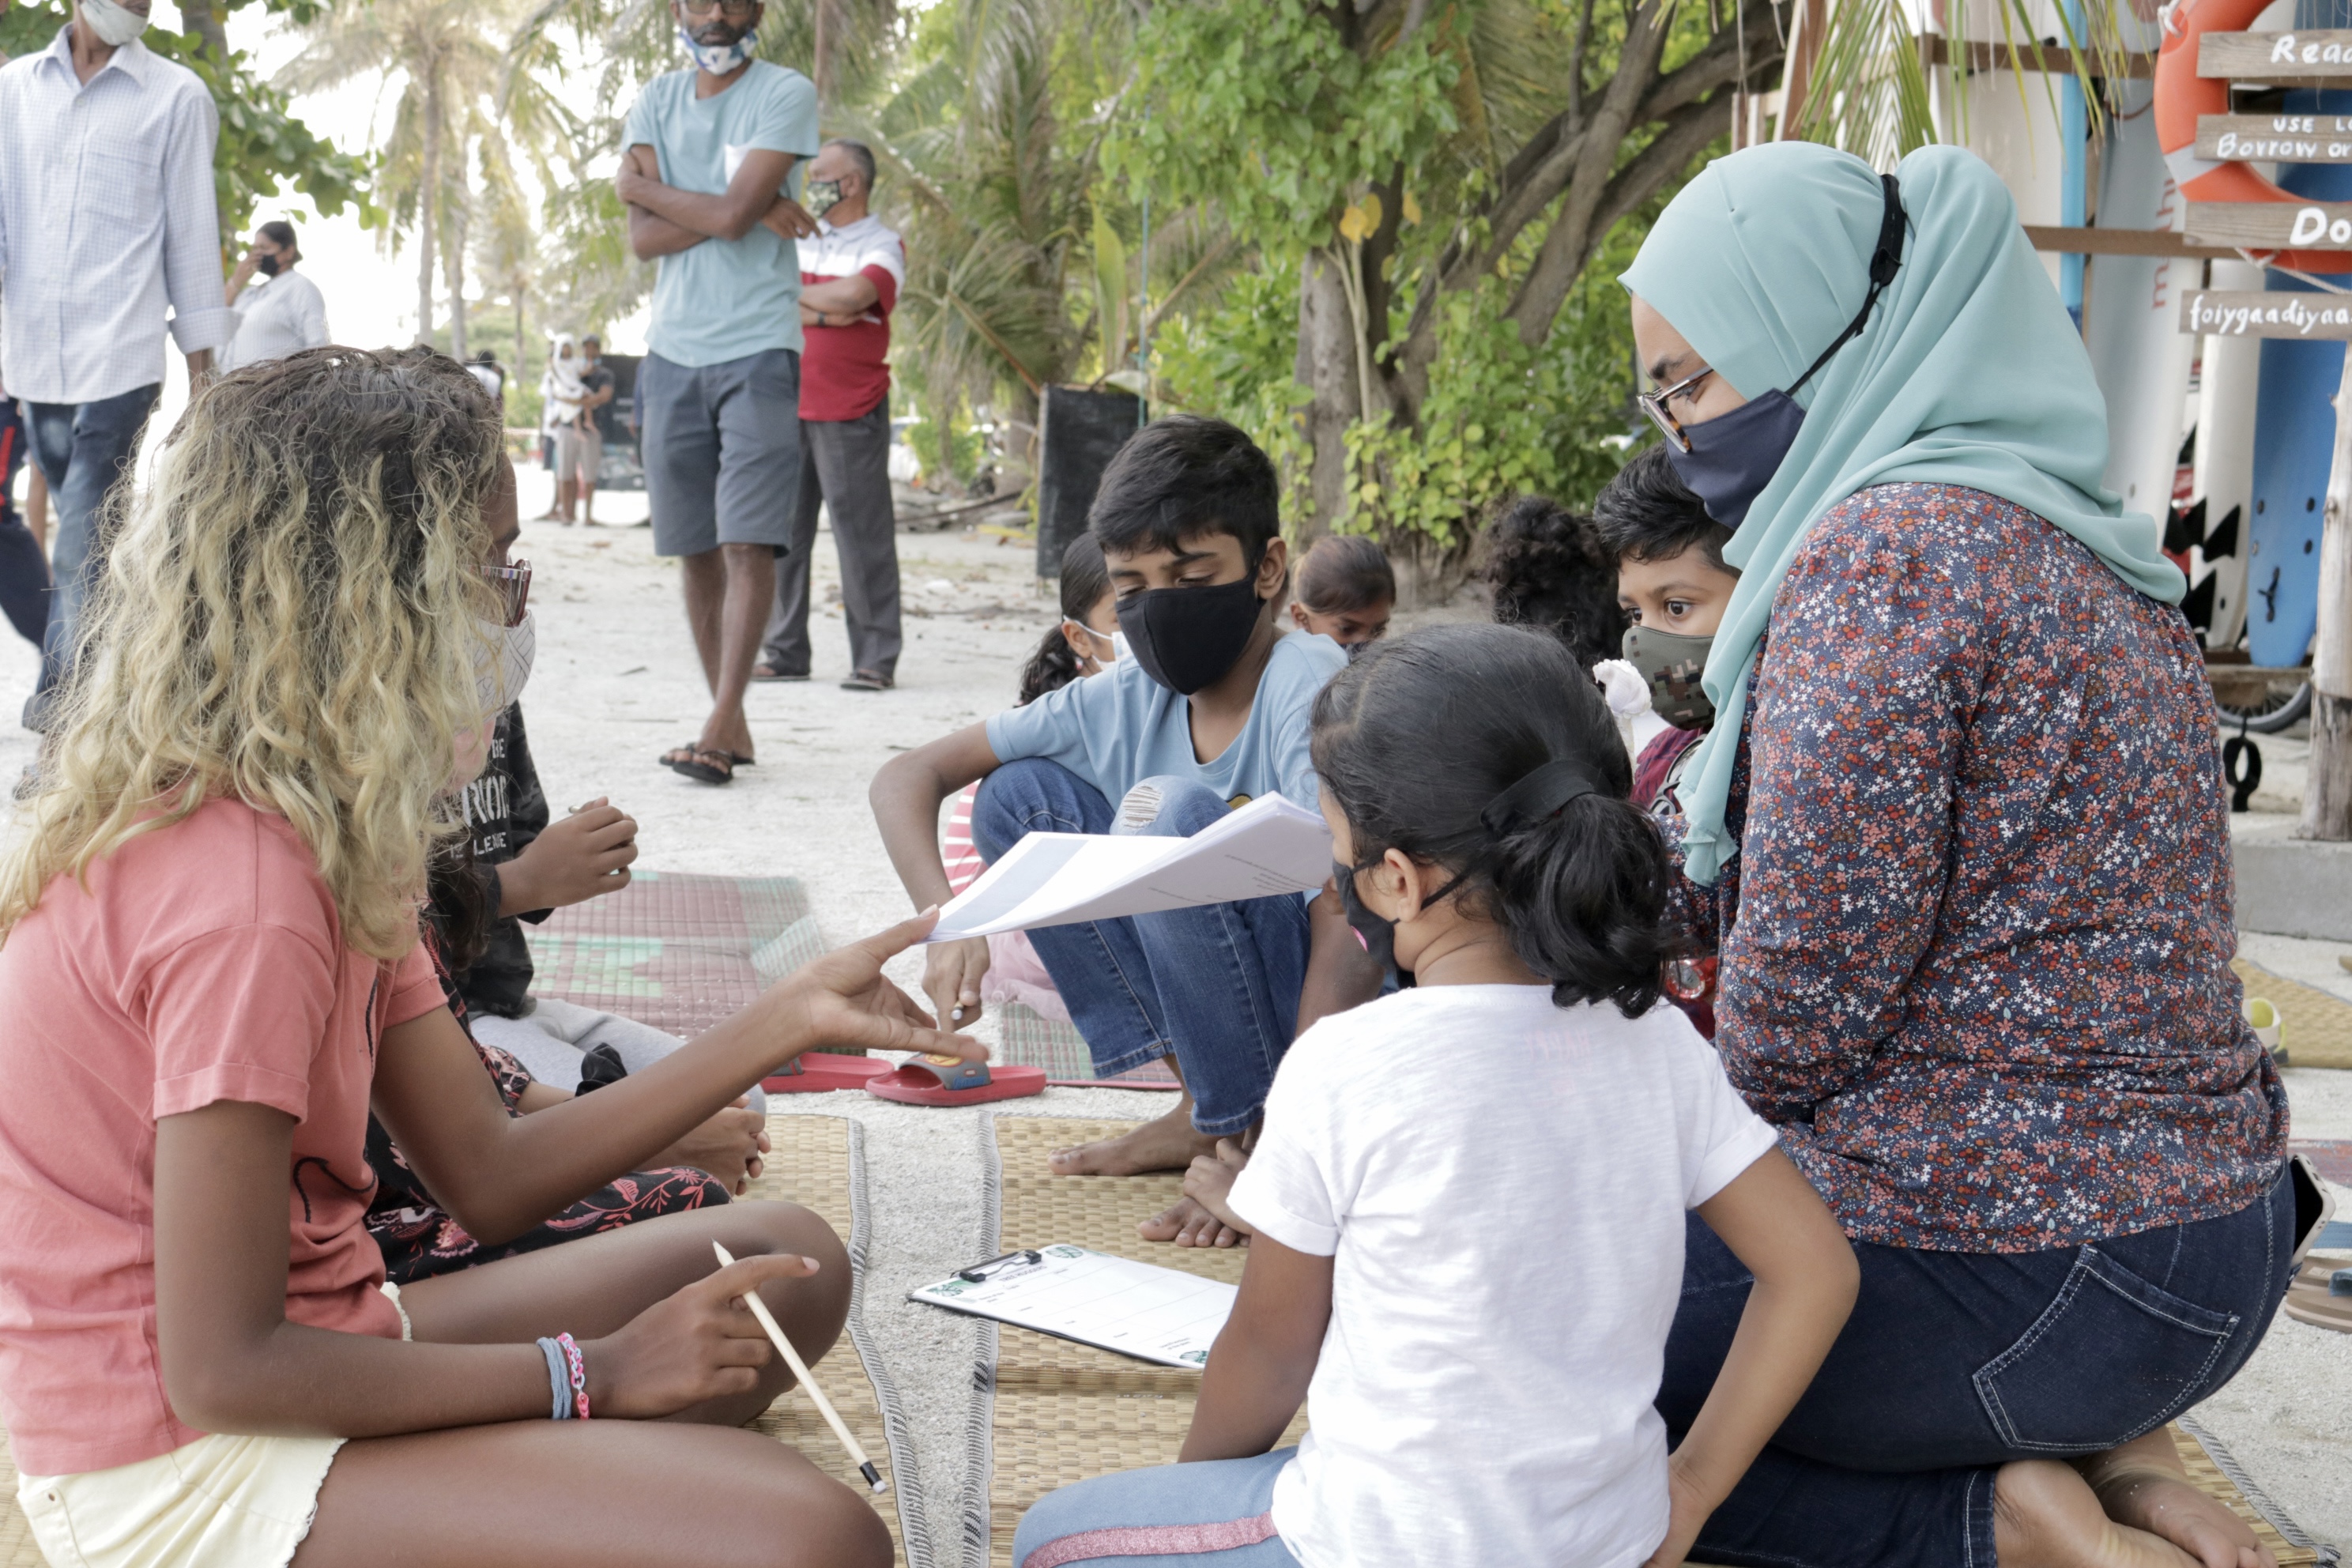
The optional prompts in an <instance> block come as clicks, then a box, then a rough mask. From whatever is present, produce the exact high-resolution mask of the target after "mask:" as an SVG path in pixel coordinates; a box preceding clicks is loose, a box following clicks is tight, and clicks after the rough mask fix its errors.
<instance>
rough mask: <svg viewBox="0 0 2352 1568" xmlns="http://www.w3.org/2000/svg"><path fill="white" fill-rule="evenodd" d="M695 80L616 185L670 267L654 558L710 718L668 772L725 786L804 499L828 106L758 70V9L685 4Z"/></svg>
mask: <svg viewBox="0 0 2352 1568" xmlns="http://www.w3.org/2000/svg"><path fill="white" fill-rule="evenodd" d="M670 11H671V14H672V16H674V17H675V18H676V19H677V25H678V33H679V36H680V37H682V38H683V39H684V40H685V43H686V47H687V50H688V54H690V55H691V56H692V57H693V59H694V65H693V67H692V68H690V69H687V70H677V71H671V72H670V73H668V74H667V75H666V76H662V77H657V78H656V79H654V81H653V83H652V84H651V85H650V86H648V87H647V88H646V90H645V93H644V94H643V96H641V97H640V98H639V99H638V100H637V101H636V103H635V106H634V107H633V108H632V109H631V110H629V119H628V125H627V129H626V131H625V132H624V133H623V135H622V138H621V141H622V153H621V173H620V176H619V178H618V180H617V181H616V182H615V184H616V187H617V189H618V191H619V193H620V197H621V199H622V200H623V201H624V202H625V203H627V204H628V209H629V246H630V248H631V249H633V250H634V251H635V252H636V254H637V255H638V256H639V257H640V258H646V259H653V258H659V270H658V272H657V273H656V277H655V281H654V308H653V328H652V331H650V332H648V333H647V334H646V335H647V340H648V342H647V348H648V349H649V351H650V352H649V353H646V359H645V363H644V364H643V365H641V366H640V367H639V368H638V371H637V388H636V399H637V426H638V430H639V433H640V436H641V444H642V446H643V447H644V453H645V467H646V491H647V492H648V499H649V500H651V502H652V504H653V522H654V549H655V551H656V553H659V554H663V555H677V556H681V557H683V558H684V559H683V565H684V567H685V572H684V574H683V575H684V577H685V583H686V608H687V617H688V620H689V621H690V622H691V623H692V625H693V628H694V642H695V647H696V650H697V651H698V653H699V654H700V655H701V656H702V669H703V675H704V677H705V678H706V679H708V680H709V683H710V695H711V699H712V706H711V710H710V717H709V719H708V720H706V721H704V722H703V726H702V733H701V734H700V735H699V736H698V737H697V738H696V739H695V740H694V741H693V742H691V743H689V744H687V745H683V746H680V747H678V748H677V749H676V750H674V751H671V752H667V753H666V754H664V756H663V757H662V759H661V760H662V762H663V763H665V764H667V766H669V767H671V768H674V769H676V770H677V772H679V773H684V774H686V775H687V776H688V777H689V778H694V779H699V780H701V781H702V782H703V783H705V784H725V783H727V782H728V781H729V780H730V779H731V778H733V777H734V773H735V770H736V769H737V768H738V767H740V766H742V765H744V764H745V763H749V762H751V727H750V725H749V724H748V723H747V722H746V721H745V720H744V717H743V689H744V687H745V686H746V685H747V684H748V683H749V682H750V680H751V667H752V665H753V664H754V663H755V662H756V661H757V660H758V658H759V655H760V637H761V632H762V630H763V629H764V628H765V626H766V625H767V614H768V604H769V601H770V599H772V597H773V596H774V594H775V574H776V557H777V556H779V555H781V554H782V553H783V552H784V550H785V547H786V546H787V544H788V543H789V542H790V541H791V538H792V512H793V496H794V495H796V494H797V493H798V492H799V489H800V464H801V445H800V357H801V312H800V297H801V269H800V256H799V247H798V245H797V243H796V242H797V241H798V240H800V239H802V238H805V237H808V236H810V235H813V234H814V233H815V232H816V224H815V221H814V219H812V218H811V217H810V216H808V214H807V213H805V212H803V210H802V209H801V207H800V205H799V204H798V203H797V202H795V201H793V191H794V190H795V189H797V182H798V178H799V176H798V174H796V173H795V172H794V169H795V165H796V164H798V163H800V162H801V161H802V160H803V159H805V158H808V157H811V156H814V153H816V151H817V143H818V137H817V111H816V89H814V87H812V86H811V85H810V84H809V79H808V78H806V77H804V76H803V75H801V74H800V72H798V71H795V70H787V69H785V68H783V67H782V66H776V65H771V64H769V63H768V62H767V61H765V60H755V59H753V58H751V46H752V43H753V41H754V38H755V37H756V34H757V32H758V29H759V26H760V18H761V6H760V5H758V4H757V3H756V0H670Z"/></svg>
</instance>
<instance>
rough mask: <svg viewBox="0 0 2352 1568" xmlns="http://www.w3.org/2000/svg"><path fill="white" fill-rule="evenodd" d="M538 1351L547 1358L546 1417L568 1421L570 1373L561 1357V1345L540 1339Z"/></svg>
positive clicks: (570, 1414) (570, 1406)
mask: <svg viewBox="0 0 2352 1568" xmlns="http://www.w3.org/2000/svg"><path fill="white" fill-rule="evenodd" d="M539 1353H540V1354H541V1355H543V1356H545V1357H546V1358H547V1386H548V1393H549V1400H548V1405H549V1408H548V1412H547V1418H548V1419H549V1420H550V1421H569V1420H571V1419H572V1373H571V1371H570V1367H569V1363H566V1362H565V1360H564V1357H563V1347H562V1345H559V1344H557V1343H556V1342H554V1341H553V1340H541V1341H540V1342H539Z"/></svg>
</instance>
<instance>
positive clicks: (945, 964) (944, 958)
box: [923, 936, 989, 1028]
mask: <svg viewBox="0 0 2352 1568" xmlns="http://www.w3.org/2000/svg"><path fill="white" fill-rule="evenodd" d="M988 962H989V960H988V939H987V938H986V937H984V936H974V937H966V938H965V939H964V940H963V941H961V942H940V943H938V944H936V945H935V946H933V947H932V948H931V949H930V950H929V952H926V953H925V954H924V958H923V994H925V995H927V996H929V998H930V999H931V1005H932V1006H934V1007H936V1008H938V1009H939V1016H940V1017H942V1018H945V1019H946V1020H947V1021H948V1026H949V1027H950V1028H970V1027H971V1026H972V1025H973V1024H975V1023H978V1022H979V1021H980V982H981V977H982V976H983V975H985V974H986V973H988Z"/></svg>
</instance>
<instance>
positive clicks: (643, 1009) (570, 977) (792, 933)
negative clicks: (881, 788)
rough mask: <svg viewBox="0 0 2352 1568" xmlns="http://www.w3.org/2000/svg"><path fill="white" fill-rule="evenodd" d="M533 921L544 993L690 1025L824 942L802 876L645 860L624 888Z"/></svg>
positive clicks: (719, 1012)
mask: <svg viewBox="0 0 2352 1568" xmlns="http://www.w3.org/2000/svg"><path fill="white" fill-rule="evenodd" d="M523 930H524V932H525V933H526V934H527V935H528V936H529V937H530V955H531V961H532V963H535V964H536V965H537V966H538V970H539V974H538V979H537V981H536V982H535V983H534V984H533V985H532V989H533V990H534V991H536V992H538V993H539V994H541V995H542V996H557V997H561V998H562V999H563V1000H564V1001H567V1002H576V1003H578V1004H579V1005H582V1006H583V1007H594V1008H598V1009H600V1010H602V1011H604V1012H607V1013H621V1014H625V1015H626V1016H629V1017H632V1018H635V1019H638V1020H640V1021H642V1022H644V1023H647V1024H651V1025H652V1026H654V1027H656V1028H657V1029H667V1030H668V1031H669V1032H670V1033H671V1034H674V1035H683V1036H687V1037H692V1036H695V1035H698V1034H700V1033H701V1032H702V1031H703V1030H705V1029H707V1028H709V1027H710V1026H712V1025H713V1024H716V1023H718V1022H719V1020H720V1019H722V1018H725V1017H727V1016H730V1015H731V1014H733V1013H734V1012H736V1011H737V1010H738V1009H739V1008H740V1007H742V1006H743V1005H745V1004H747V1003H749V1002H750V1001H751V999H752V998H753V997H755V996H757V995H759V994H760V993H761V991H763V990H765V989H767V987H768V986H769V984H772V982H774V981H776V980H778V979H780V978H782V976H784V975H786V974H789V973H792V972H793V970H795V969H798V968H799V967H800V966H801V965H802V964H803V963H808V962H809V961H810V960H811V959H813V958H815V957H818V956H819V955H821V954H822V953H823V952H824V937H823V936H822V935H821V934H820V933H819V932H818V931H817V926H816V918H815V917H814V915H813V914H811V913H810V912H809V901H808V895H807V893H806V892H805V891H804V890H803V889H802V887H801V885H800V882H799V881H798V879H794V878H791V877H700V876H692V875H688V874H686V873H683V872H676V871H639V872H638V873H637V874H636V875H635V878H634V879H631V881H630V883H629V885H628V886H627V887H625V888H624V889H621V890H620V891H619V892H617V893H613V894H609V895H607V896H606V897H604V898H601V899H593V900H589V901H588V902H587V903H584V904H574V905H572V907H571V908H570V909H564V910H556V911H555V913H554V914H552V915H551V916H550V917H548V919H547V921H545V922H544V923H542V924H541V925H538V926H529V925H526V926H525V927H524V928H523Z"/></svg>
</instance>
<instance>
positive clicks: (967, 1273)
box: [955, 1247, 1045, 1285]
mask: <svg viewBox="0 0 2352 1568" xmlns="http://www.w3.org/2000/svg"><path fill="white" fill-rule="evenodd" d="M1043 1262H1045V1254H1044V1253H1042V1252H1039V1251H1037V1250H1036V1249H1035V1248H1034V1247H1024V1248H1022V1249H1021V1250H1020V1251H1018V1252H1008V1253H1006V1254H1005V1255H1004V1256H1003V1257H1002V1258H990V1259H989V1260H988V1261H987V1262H985V1263H975V1264H973V1265H972V1266H971V1268H959V1269H957V1270H956V1273H955V1277H956V1278H957V1279H961V1280H962V1281H963V1282H964V1283H965V1284H967V1285H982V1284H986V1283H987V1281H988V1274H989V1270H991V1269H992V1268H1010V1267H1012V1266H1013V1264H1015V1263H1025V1264H1028V1265H1029V1266H1031V1267H1032V1268H1034V1267H1035V1266H1036V1265H1038V1264H1040V1263H1043Z"/></svg>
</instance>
